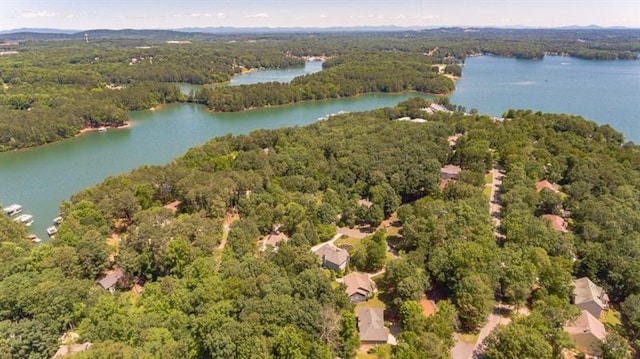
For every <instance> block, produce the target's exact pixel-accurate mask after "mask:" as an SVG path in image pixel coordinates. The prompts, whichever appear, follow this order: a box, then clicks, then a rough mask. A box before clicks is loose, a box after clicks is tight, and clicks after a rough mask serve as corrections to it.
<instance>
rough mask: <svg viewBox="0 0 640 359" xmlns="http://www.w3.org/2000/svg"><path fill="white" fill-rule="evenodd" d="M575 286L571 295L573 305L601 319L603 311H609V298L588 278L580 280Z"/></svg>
mask: <svg viewBox="0 0 640 359" xmlns="http://www.w3.org/2000/svg"><path fill="white" fill-rule="evenodd" d="M573 284H574V286H575V289H574V290H573V294H572V295H571V299H572V300H573V304H575V305H576V306H577V307H578V308H580V309H582V310H586V311H587V312H589V313H590V314H591V315H592V316H594V317H596V318H600V314H601V313H602V311H603V310H605V309H607V305H608V304H609V296H608V295H607V294H606V293H605V292H604V290H603V289H602V288H601V287H599V286H597V285H596V284H595V283H593V282H592V281H591V280H590V279H589V278H587V277H582V278H578V279H576V280H575V281H574V282H573Z"/></svg>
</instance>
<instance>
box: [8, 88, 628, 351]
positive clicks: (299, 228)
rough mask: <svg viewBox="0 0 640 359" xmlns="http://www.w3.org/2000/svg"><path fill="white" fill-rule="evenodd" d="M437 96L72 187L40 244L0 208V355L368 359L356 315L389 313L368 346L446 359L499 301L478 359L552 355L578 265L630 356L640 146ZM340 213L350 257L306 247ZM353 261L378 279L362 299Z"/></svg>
mask: <svg viewBox="0 0 640 359" xmlns="http://www.w3.org/2000/svg"><path fill="white" fill-rule="evenodd" d="M428 107H429V103H427V102H426V101H425V100H423V99H419V98H414V99H411V100H408V101H406V102H403V103H400V104H398V106H397V107H395V108H383V109H379V110H374V111H370V112H365V113H350V114H343V115H339V116H332V117H330V118H329V119H327V120H325V121H320V122H317V123H315V124H313V125H310V126H306V127H301V128H299V127H296V128H283V129H278V130H258V131H254V132H253V133H251V134H249V135H240V136H231V135H229V136H225V137H220V138H215V139H212V140H210V141H209V142H207V143H206V144H204V145H202V146H198V147H195V148H193V149H191V150H189V151H188V152H187V153H186V154H185V155H184V156H182V157H180V158H177V159H175V160H174V161H172V162H171V163H169V164H167V165H165V166H146V167H142V168H139V169H137V170H135V171H133V172H132V173H130V174H122V175H118V176H114V177H110V178H107V179H106V180H105V181H104V182H103V183H101V184H99V185H97V186H94V187H92V188H88V189H86V190H83V191H81V192H80V193H78V194H76V195H74V196H73V197H72V198H71V200H70V201H69V202H65V203H63V204H62V206H61V210H62V215H63V218H64V221H63V222H62V224H61V225H60V227H59V232H58V234H57V235H56V237H55V239H52V240H51V241H49V242H48V243H46V244H43V245H39V246H34V245H32V244H31V243H29V242H28V241H27V240H26V233H25V229H24V227H22V226H20V225H18V224H16V223H15V222H13V221H11V220H10V219H8V218H6V217H4V216H0V239H1V242H0V257H1V260H0V356H2V357H30V358H49V357H51V356H52V355H53V353H54V352H55V351H56V350H57V348H58V347H59V346H60V345H61V342H60V341H59V340H58V338H59V337H60V336H61V335H62V334H63V333H67V335H66V336H65V340H66V341H63V343H67V342H73V341H75V342H76V343H91V346H90V348H89V349H88V350H87V351H85V352H82V353H78V354H76V355H74V356H73V357H74V358H105V357H109V358H118V357H121V358H131V357H137V358H162V357H167V358H175V357H185V358H326V359H330V358H335V357H341V358H353V357H355V356H356V355H359V357H364V356H363V355H365V354H364V353H362V352H361V351H360V350H362V349H359V348H360V345H361V344H366V342H361V339H360V338H361V335H362V334H361V332H359V330H358V328H359V325H362V324H359V322H358V321H357V320H356V315H358V313H360V310H362V309H365V310H367V308H384V321H385V323H386V325H387V326H393V327H394V328H396V329H394V335H395V340H396V341H397V343H396V345H393V346H392V345H389V344H380V345H378V346H375V348H374V349H372V350H371V353H370V354H367V355H369V356H366V357H372V358H449V357H450V354H449V348H451V347H452V346H453V345H454V343H455V341H454V332H457V333H471V334H468V335H469V336H473V333H474V332H476V331H478V330H479V328H481V327H483V326H484V325H485V324H486V323H487V318H488V317H489V315H490V313H491V312H492V310H496V308H503V310H508V311H511V314H510V324H503V325H501V326H499V327H498V328H497V329H496V330H494V331H493V333H492V334H491V335H490V336H489V337H488V338H487V339H486V342H485V347H484V355H485V358H489V359H492V358H520V357H531V358H541V359H545V358H558V357H559V356H560V354H561V353H563V351H564V350H565V349H570V348H574V347H575V346H576V343H575V342H574V340H573V339H572V338H571V336H570V334H569V333H568V332H567V331H565V330H563V326H565V324H566V323H567V322H570V321H571V320H572V319H574V318H576V317H577V316H578V312H579V310H578V309H577V307H576V306H575V305H574V304H572V302H571V294H572V291H573V290H574V287H573V284H572V283H573V279H574V278H577V277H585V276H586V277H588V278H590V279H591V280H592V281H594V282H595V283H597V284H598V285H599V286H602V288H604V290H605V291H606V293H608V296H609V298H610V303H609V305H610V307H611V308H612V310H614V311H615V312H616V313H619V314H617V315H618V317H617V318H618V319H617V320H614V321H611V322H607V324H606V330H607V336H606V338H604V339H603V342H602V344H601V347H600V349H599V350H600V352H601V353H602V357H603V358H629V357H630V355H631V354H630V353H631V347H632V346H635V349H639V348H638V344H640V343H638V341H637V339H638V335H639V333H640V319H639V318H640V315H639V312H638V310H639V308H640V305H639V303H640V266H638V263H640V215H639V213H640V212H638V210H637V209H638V208H640V200H639V198H640V148H639V147H638V146H636V145H633V144H631V143H624V142H623V136H622V135H621V134H620V133H617V132H616V131H615V130H613V129H612V128H611V127H609V126H606V125H605V126H598V125H596V124H595V123H593V122H590V121H586V120H584V119H582V118H580V117H577V116H571V115H564V114H562V115H558V114H544V113H539V112H538V113H533V112H531V111H524V110H519V111H513V110H512V111H508V112H507V113H505V116H504V117H505V118H504V119H501V120H496V119H492V118H490V117H488V116H481V115H469V114H465V113H462V112H437V113H432V114H429V113H427V112H426V111H424V109H425V108H428ZM416 117H420V118H422V119H423V120H425V121H414V122H412V121H408V120H405V121H398V120H397V119H399V118H416ZM445 165H451V166H458V167H460V168H461V170H460V171H459V172H456V173H457V174H456V176H455V178H454V177H450V175H449V173H450V172H442V170H441V169H442V168H446V167H444V166H445ZM445 174H446V177H445ZM498 174H500V176H503V179H502V186H501V191H502V194H501V196H498V197H491V194H490V193H487V188H488V183H492V182H493V181H494V178H496V177H494V176H497V175H498ZM443 178H444V179H445V180H443ZM544 181H546V182H547V183H549V185H546V184H545V185H544V186H543V187H545V188H537V187H538V186H539V184H540V183H543V184H544V183H545V182H544ZM492 201H497V203H498V204H499V205H500V208H501V209H500V210H499V213H498V214H497V215H498V216H499V218H500V219H501V222H502V225H501V226H497V227H496V226H495V225H494V223H492V218H491V214H490V211H489V207H490V203H493V202H492ZM550 215H552V216H553V215H555V216H557V217H559V218H562V219H563V220H564V221H565V222H566V223H565V224H564V227H562V228H561V229H563V230H559V229H558V228H555V227H554V226H553V223H552V222H549V220H547V219H546V218H549V217H548V216H550ZM350 227H351V228H353V229H351V231H355V232H358V231H357V229H358V228H361V229H363V230H365V231H366V233H365V235H364V236H363V237H352V236H355V234H350V235H347V236H346V238H343V239H339V240H338V241H336V242H335V243H336V245H337V246H339V247H340V248H344V250H347V251H348V252H349V255H350V258H351V260H350V262H349V264H348V265H347V266H346V267H345V268H344V269H340V270H338V271H335V270H332V269H330V268H331V267H329V266H328V265H327V264H326V263H325V265H324V266H323V265H322V262H323V261H322V260H321V259H320V258H319V257H318V255H316V254H315V253H314V252H312V250H311V249H312V248H314V249H315V250H316V251H317V250H318V249H317V248H318V246H317V245H318V244H319V243H321V242H323V241H328V240H330V239H332V238H334V236H335V235H336V233H337V232H338V231H345V230H348V229H349V228H350ZM345 228H346V229H345ZM494 231H497V233H494ZM348 233H354V232H348ZM367 233H368V234H367ZM276 237H277V238H278V239H277V240H275V239H274V238H276ZM323 258H324V257H323ZM356 272H361V273H371V274H372V275H371V277H372V279H373V281H374V282H375V284H376V287H377V291H376V292H375V293H374V294H372V296H371V297H368V299H367V300H365V301H363V302H362V303H359V304H356V305H354V304H352V301H350V297H348V296H347V293H346V291H348V287H347V286H346V278H347V276H348V275H349V274H351V273H356ZM114 273H117V274H118V275H117V281H116V282H114V283H115V284H113V286H112V287H109V288H111V289H112V290H111V291H108V290H105V289H103V287H102V286H107V284H104V281H103V280H104V278H107V277H109V276H111V275H114ZM376 273H377V274H376ZM97 280H100V283H101V284H100V285H98V284H97ZM425 293H427V295H428V296H429V298H432V300H435V304H436V305H437V308H438V309H437V311H436V312H435V313H433V312H431V313H426V312H425V311H424V309H423V306H422V304H420V303H423V302H424V301H426V299H425ZM498 304H499V305H500V306H498Z"/></svg>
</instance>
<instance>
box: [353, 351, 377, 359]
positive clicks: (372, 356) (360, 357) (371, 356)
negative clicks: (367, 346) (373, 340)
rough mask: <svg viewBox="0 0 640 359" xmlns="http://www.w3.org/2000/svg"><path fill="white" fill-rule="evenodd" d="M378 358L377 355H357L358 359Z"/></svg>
mask: <svg viewBox="0 0 640 359" xmlns="http://www.w3.org/2000/svg"><path fill="white" fill-rule="evenodd" d="M377 358H378V357H377V356H376V355H375V354H369V353H363V352H358V353H356V359H377Z"/></svg>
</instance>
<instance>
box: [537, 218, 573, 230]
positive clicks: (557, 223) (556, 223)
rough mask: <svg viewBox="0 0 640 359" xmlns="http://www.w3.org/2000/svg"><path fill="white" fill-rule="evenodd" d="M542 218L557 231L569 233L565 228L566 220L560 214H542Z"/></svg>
mask: <svg viewBox="0 0 640 359" xmlns="http://www.w3.org/2000/svg"><path fill="white" fill-rule="evenodd" d="M542 218H544V219H546V220H548V221H549V222H551V228H553V229H555V230H556V231H558V232H562V233H569V230H568V229H567V221H565V220H564V218H562V217H560V216H556V215H555V214H543V215H542Z"/></svg>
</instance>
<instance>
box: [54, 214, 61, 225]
mask: <svg viewBox="0 0 640 359" xmlns="http://www.w3.org/2000/svg"><path fill="white" fill-rule="evenodd" d="M60 223H62V217H61V216H58V217H56V218H54V219H53V224H54V225H56V226H59V225H60Z"/></svg>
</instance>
